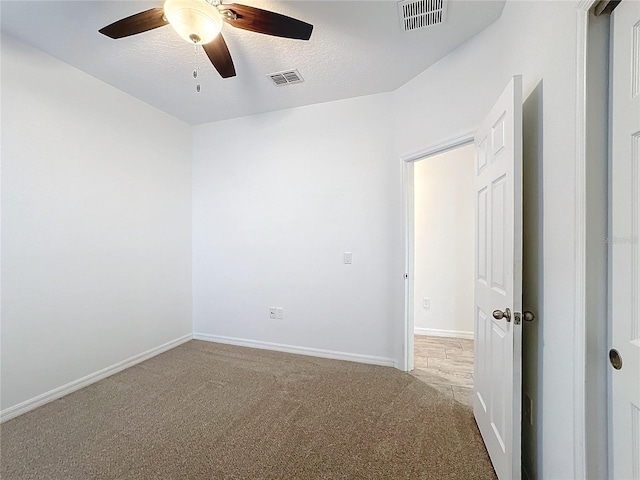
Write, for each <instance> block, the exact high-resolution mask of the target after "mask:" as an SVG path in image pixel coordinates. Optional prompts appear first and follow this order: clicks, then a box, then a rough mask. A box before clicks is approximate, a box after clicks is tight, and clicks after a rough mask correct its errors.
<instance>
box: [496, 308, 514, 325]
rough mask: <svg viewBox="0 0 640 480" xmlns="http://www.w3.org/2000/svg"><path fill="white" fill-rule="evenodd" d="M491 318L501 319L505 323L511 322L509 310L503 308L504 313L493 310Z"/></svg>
mask: <svg viewBox="0 0 640 480" xmlns="http://www.w3.org/2000/svg"><path fill="white" fill-rule="evenodd" d="M493 318H495V319H496V320H502V319H503V318H504V319H505V320H506V321H507V322H510V321H511V310H509V308H508V307H507V308H505V310H504V312H503V311H502V310H494V311H493Z"/></svg>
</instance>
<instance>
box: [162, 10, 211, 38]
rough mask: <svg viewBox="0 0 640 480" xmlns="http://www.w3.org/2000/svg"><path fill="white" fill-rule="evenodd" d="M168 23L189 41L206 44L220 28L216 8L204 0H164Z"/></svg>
mask: <svg viewBox="0 0 640 480" xmlns="http://www.w3.org/2000/svg"><path fill="white" fill-rule="evenodd" d="M163 9H164V14H165V16H166V18H167V20H168V21H169V24H170V25H171V26H172V27H173V29H174V30H175V31H176V32H177V33H178V35H180V36H181V37H182V38H183V39H184V40H186V41H187V42H189V43H196V44H207V43H209V42H211V41H212V40H213V39H214V38H215V37H216V36H217V35H218V34H219V33H220V31H221V30H222V18H221V16H220V14H219V13H218V9H217V8H216V7H214V6H213V5H211V4H209V3H207V2H206V1H204V0H165V2H164V6H163Z"/></svg>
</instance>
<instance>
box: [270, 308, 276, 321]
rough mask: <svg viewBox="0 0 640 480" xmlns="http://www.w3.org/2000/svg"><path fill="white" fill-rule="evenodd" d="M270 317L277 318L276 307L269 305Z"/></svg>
mask: <svg viewBox="0 0 640 480" xmlns="http://www.w3.org/2000/svg"><path fill="white" fill-rule="evenodd" d="M269 318H272V319H275V318H276V307H269Z"/></svg>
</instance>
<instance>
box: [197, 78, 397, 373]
mask: <svg viewBox="0 0 640 480" xmlns="http://www.w3.org/2000/svg"><path fill="white" fill-rule="evenodd" d="M287 88H289V87H287ZM291 88H295V86H294V87H291ZM390 111H391V103H390V97H389V96H388V95H377V96H369V97H360V98H354V99H350V100H343V101H338V102H332V103H325V104H319V105H312V106H308V107H302V108H295V109H291V110H283V111H280V112H275V113H268V114H264V115H257V116H252V117H245V118H238V119H235V120H229V121H223V122H217V123H213V124H208V125H202V126H198V127H195V128H194V151H193V156H194V164H193V206H194V216H193V227H194V240H193V285H194V332H195V334H205V335H212V336H215V337H230V338H231V339H235V340H234V341H237V340H252V341H257V342H272V343H278V344H284V345H293V346H296V347H302V348H306V349H319V350H322V351H324V353H327V351H330V352H346V353H348V354H349V355H351V356H352V358H354V357H353V355H355V356H358V355H365V356H370V357H373V358H368V359H366V360H368V361H378V362H380V363H392V362H394V361H395V360H398V359H399V358H400V357H401V346H402V335H403V334H402V328H403V280H402V276H403V272H404V267H403V264H402V214H401V212H402V204H401V197H402V196H401V190H400V184H401V181H402V169H401V162H400V161H399V159H398V158H397V156H396V155H395V154H394V150H393V146H392V131H390V127H389V124H390V121H389V112H390ZM343 252H352V253H353V264H351V265H345V264H343ZM270 306H278V307H283V308H284V319H282V320H270V319H269V312H268V308H269V307H270ZM226 340H229V339H226Z"/></svg>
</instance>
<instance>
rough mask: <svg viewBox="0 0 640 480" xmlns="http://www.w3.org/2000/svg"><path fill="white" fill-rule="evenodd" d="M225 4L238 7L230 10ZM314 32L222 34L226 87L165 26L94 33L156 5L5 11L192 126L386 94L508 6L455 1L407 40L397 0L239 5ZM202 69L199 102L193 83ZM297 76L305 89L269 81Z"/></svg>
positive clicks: (54, 46)
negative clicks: (230, 66) (285, 74)
mask: <svg viewBox="0 0 640 480" xmlns="http://www.w3.org/2000/svg"><path fill="white" fill-rule="evenodd" d="M223 3H234V2H233V1H231V0H229V1H225V2H223ZM235 3H243V4H246V5H252V6H255V7H259V8H263V9H267V10H273V11H276V12H278V13H282V14H285V15H289V16H292V17H295V18H299V19H301V20H304V21H306V22H308V23H311V24H313V25H314V30H313V34H312V36H311V40H310V41H308V42H305V41H300V40H290V39H284V38H278V37H270V36H268V35H261V34H257V33H253V32H248V31H244V30H240V29H236V28H233V27H231V26H229V25H225V26H224V29H223V32H222V33H223V35H224V38H225V40H226V42H227V45H228V47H229V51H230V52H231V56H232V57H233V61H234V64H235V67H236V72H237V76H236V77H233V78H228V79H222V78H220V76H219V75H218V73H217V72H216V71H215V69H214V68H213V66H212V65H211V64H210V63H209V60H208V59H207V57H206V55H205V53H204V51H203V50H202V49H201V48H200V49H198V50H197V52H194V46H193V45H189V44H188V43H186V42H185V41H183V40H182V39H180V37H178V35H177V34H176V33H175V32H174V31H173V30H172V28H171V27H170V26H165V27H162V28H158V29H156V30H152V31H149V32H145V33H142V34H139V35H135V36H131V37H127V38H123V39H119V40H112V39H110V38H108V37H105V36H103V35H101V34H99V33H98V29H99V28H101V27H103V26H105V25H107V24H110V23H112V22H114V21H116V20H119V19H120V18H123V17H126V16H129V15H132V14H134V13H137V12H140V11H143V10H147V9H149V8H153V7H159V6H162V0H156V1H147V0H144V1H139V0H128V1H82V0H79V1H25V0H22V1H15V0H3V1H1V2H0V9H1V11H0V17H1V28H2V31H3V32H4V33H8V34H10V35H13V36H15V37H17V38H18V39H21V40H22V41H24V42H26V43H28V44H31V45H33V46H35V47H37V48H39V49H41V50H43V51H45V52H47V53H49V54H50V55H52V56H54V57H57V58H59V59H60V60H62V61H64V62H66V63H69V64H71V65H73V66H75V67H77V68H78V69H80V70H83V71H85V72H87V73H89V74H91V75H93V76H94V77H96V78H99V79H100V80H103V81H104V82H106V83H109V84H110V85H113V86H114V87H116V88H118V89H120V90H123V91H124V92H127V93H129V94H130V95H133V96H135V97H137V98H139V99H141V100H143V101H144V102H147V103H149V104H151V105H153V106H155V107H157V108H159V109H160V110H163V111H165V112H167V113H169V114H171V115H174V116H175V117H178V118H180V119H182V120H184V121H186V122H188V123H190V124H201V123H206V122H212V121H217V120H222V119H228V118H233V117H239V116H245V115H252V114H256V113H261V112H268V111H273V110H280V109H284V108H289V107H296V106H301V105H309V104H313V103H320V102H327V101H332V100H338V99H343V98H349V97H356V96H360V95H368V94H373V93H380V92H387V91H391V90H394V89H396V88H398V87H399V86H401V85H402V84H404V83H406V82H407V81H408V80H410V79H411V78H413V77H415V76H416V75H417V74H418V73H420V72H422V71H423V70H425V69H426V68H427V67H429V66H430V65H432V64H433V63H435V62H436V61H438V60H439V59H440V58H442V57H444V56H445V55H447V54H448V53H449V52H451V51H452V50H454V49H455V48H456V47H458V46H459V45H460V44H462V43H463V42H465V41H466V40H468V39H469V38H471V37H473V36H474V35H476V34H477V33H478V32H480V31H481V30H483V29H484V28H486V27H487V26H488V25H489V24H491V23H492V22H494V21H495V20H497V19H498V17H499V16H500V14H501V13H502V9H503V7H504V0H499V1H498V0H496V1H478V0H475V1H457V0H451V1H450V2H449V8H448V14H447V21H446V23H445V24H444V25H438V26H435V27H430V28H428V29H424V30H417V31H413V32H403V31H402V30H401V26H400V21H399V19H398V10H397V2H396V1H386V0H374V1H352V0H351V1H306V0H305V1H274V0H247V1H242V0H238V1H237V2H235ZM196 64H197V65H198V66H199V71H200V75H199V78H198V82H199V83H200V84H201V87H202V89H201V92H200V93H196V90H195V84H196V81H195V80H194V79H193V77H192V71H193V69H194V65H196ZM294 68H297V69H298V70H299V71H300V74H301V75H302V76H303V77H304V79H305V82H304V83H300V84H295V85H290V86H286V87H276V86H274V85H273V84H272V83H271V81H270V79H269V78H268V77H266V76H265V75H266V74H268V73H272V72H277V71H281V70H288V69H294Z"/></svg>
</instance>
